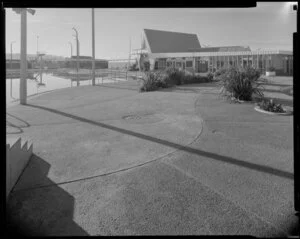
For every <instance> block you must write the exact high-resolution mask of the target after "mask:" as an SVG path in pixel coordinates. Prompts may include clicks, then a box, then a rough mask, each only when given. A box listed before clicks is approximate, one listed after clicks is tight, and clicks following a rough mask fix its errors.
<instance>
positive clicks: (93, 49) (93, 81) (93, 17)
mask: <svg viewBox="0 0 300 239" xmlns="http://www.w3.org/2000/svg"><path fill="white" fill-rule="evenodd" d="M92 54H93V61H92V85H93V86H94V85H95V11H94V8H92Z"/></svg>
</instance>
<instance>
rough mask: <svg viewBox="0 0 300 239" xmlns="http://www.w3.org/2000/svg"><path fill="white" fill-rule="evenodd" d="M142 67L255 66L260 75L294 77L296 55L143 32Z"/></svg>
mask: <svg viewBox="0 0 300 239" xmlns="http://www.w3.org/2000/svg"><path fill="white" fill-rule="evenodd" d="M143 35H144V39H143V41H142V49H141V51H140V52H139V53H138V55H139V67H140V69H142V70H143V69H144V70H145V67H144V66H145V65H147V64H145V62H147V63H148V65H149V67H150V69H151V70H159V69H165V68H166V67H176V68H181V69H185V70H187V71H194V72H203V73H204V72H214V71H216V70H217V69H220V68H228V67H230V66H241V67H246V66H252V67H254V68H257V69H259V70H260V71H261V72H263V73H264V72H266V71H267V70H268V68H269V67H274V68H275V71H276V74H277V75H292V74H293V52H291V51H281V50H276V51H251V49H250V47H248V46H246V47H244V46H220V47H207V48H204V47H201V45H200V42H199V40H198V37H197V35H196V34H188V33H180V32H169V31H160V30H151V29H144V34H143Z"/></svg>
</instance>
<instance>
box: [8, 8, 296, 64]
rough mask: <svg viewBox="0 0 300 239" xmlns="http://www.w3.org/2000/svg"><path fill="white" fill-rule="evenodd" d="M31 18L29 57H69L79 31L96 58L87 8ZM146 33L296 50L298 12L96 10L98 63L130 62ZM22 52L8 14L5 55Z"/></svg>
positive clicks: (15, 20)
mask: <svg viewBox="0 0 300 239" xmlns="http://www.w3.org/2000/svg"><path fill="white" fill-rule="evenodd" d="M35 10H36V13H35V15H33V16H32V15H31V14H27V53H28V54H34V53H36V51H37V36H39V40H38V42H39V44H38V45H39V51H45V52H46V53H47V54H49V55H58V56H64V57H69V56H70V52H71V50H70V45H69V44H68V42H69V41H70V42H72V45H73V55H75V54H76V51H75V48H76V42H75V38H74V37H73V35H74V31H73V30H72V27H75V28H76V29H77V30H78V35H79V41H80V55H86V56H91V55H92V21H91V18H92V17H91V9H89V8H69V9H68V8H60V9H57V8H56V9H55V8H40V9H39V8H35ZM144 28H148V29H156V30H167V31H175V32H185V33H194V34H197V35H198V39H199V41H200V44H201V46H203V44H205V45H210V46H233V45H241V46H250V48H251V50H256V49H259V48H261V49H278V50H292V49H293V32H296V12H295V11H293V10H291V9H290V8H288V6H287V3H286V2H264V3H258V4H257V7H256V8H246V9H242V8H236V9H234V8H227V9H226V8H220V9H217V8H214V9H209V8H206V9H205V8H202V9H201V8H177V9H176V8H173V9H172V8H169V9H168V8H161V9H160V8H152V9H151V8H142V9H141V8H133V9H125V8H124V9H122V8H120V9H117V8H115V9H111V8H106V9H101V8H96V9H95V37H96V43H95V46H96V58H101V59H103V58H104V59H114V58H128V55H129V42H130V40H129V39H130V38H131V48H132V49H137V48H140V42H141V32H142V30H143V29H144ZM11 41H16V43H14V44H13V52H14V53H19V52H20V15H18V14H16V13H15V12H13V11H12V9H10V8H7V9H6V52H7V53H10V42H11Z"/></svg>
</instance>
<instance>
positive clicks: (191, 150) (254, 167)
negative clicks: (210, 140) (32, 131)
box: [26, 104, 294, 180]
mask: <svg viewBox="0 0 300 239" xmlns="http://www.w3.org/2000/svg"><path fill="white" fill-rule="evenodd" d="M26 106H27V107H33V108H37V109H41V110H46V111H49V112H52V113H55V114H59V115H62V116H65V117H68V118H72V119H75V120H78V121H81V122H85V123H88V124H91V125H95V126H98V127H102V128H105V129H109V130H113V131H116V132H119V133H122V134H127V135H131V136H134V137H137V138H140V139H143V140H148V141H151V142H154V143H159V144H162V145H165V146H168V147H172V148H174V149H180V150H182V151H186V152H188V153H193V154H196V155H199V156H204V157H208V158H211V159H214V160H217V161H220V162H224V163H229V164H233V165H236V166H240V167H244V168H248V169H251V170H255V171H258V172H263V173H268V174H272V175H276V176H279V177H283V178H288V179H291V180H293V179H294V175H293V174H292V173H290V172H285V171H282V170H279V169H276V168H272V167H269V166H265V165H259V164H254V163H250V162H245V161H242V160H239V159H234V158H231V157H227V156H223V155H219V154H215V153H211V152H206V151H202V150H198V149H194V148H191V147H188V146H183V145H180V144H176V143H172V142H169V141H167V140H163V139H158V138H154V137H152V136H148V135H144V134H141V133H137V132H133V131H130V130H126V129H122V128H118V127H115V126H112V125H108V124H104V123H100V122H96V121H93V120H89V119H86V118H83V117H79V116H76V115H72V114H69V113H65V112H62V111H58V110H55V109H51V108H47V107H43V106H39V105H32V104H27V105H26Z"/></svg>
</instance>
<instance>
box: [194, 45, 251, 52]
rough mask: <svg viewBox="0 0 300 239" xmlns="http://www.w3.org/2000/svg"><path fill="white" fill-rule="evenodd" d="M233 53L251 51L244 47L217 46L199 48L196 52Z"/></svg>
mask: <svg viewBox="0 0 300 239" xmlns="http://www.w3.org/2000/svg"><path fill="white" fill-rule="evenodd" d="M228 51H230V52H235V51H251V49H250V47H248V46H247V47H244V46H219V47H206V48H201V49H200V50H199V51H198V52H228Z"/></svg>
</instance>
